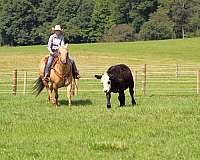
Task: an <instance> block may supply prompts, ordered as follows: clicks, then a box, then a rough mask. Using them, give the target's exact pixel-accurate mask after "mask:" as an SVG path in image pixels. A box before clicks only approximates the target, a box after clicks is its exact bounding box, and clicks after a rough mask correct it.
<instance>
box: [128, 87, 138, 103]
mask: <svg viewBox="0 0 200 160" xmlns="http://www.w3.org/2000/svg"><path fill="white" fill-rule="evenodd" d="M129 93H130V95H131V101H132V105H136V102H135V99H134V96H133V95H134V91H133V85H131V86H129Z"/></svg>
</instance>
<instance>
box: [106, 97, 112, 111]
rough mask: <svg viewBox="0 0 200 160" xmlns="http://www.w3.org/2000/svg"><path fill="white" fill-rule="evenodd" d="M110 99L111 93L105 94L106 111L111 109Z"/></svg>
mask: <svg viewBox="0 0 200 160" xmlns="http://www.w3.org/2000/svg"><path fill="white" fill-rule="evenodd" d="M110 98H111V93H107V94H106V99H107V109H110V108H111V104H110Z"/></svg>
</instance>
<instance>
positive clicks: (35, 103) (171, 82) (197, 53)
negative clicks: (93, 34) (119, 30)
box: [0, 38, 200, 160]
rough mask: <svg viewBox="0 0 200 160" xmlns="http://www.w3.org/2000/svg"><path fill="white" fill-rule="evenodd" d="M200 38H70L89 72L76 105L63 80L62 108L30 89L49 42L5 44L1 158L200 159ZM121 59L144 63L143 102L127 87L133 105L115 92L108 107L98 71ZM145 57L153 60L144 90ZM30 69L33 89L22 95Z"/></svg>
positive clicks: (1, 52)
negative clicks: (199, 77) (199, 86)
mask: <svg viewBox="0 0 200 160" xmlns="http://www.w3.org/2000/svg"><path fill="white" fill-rule="evenodd" d="M199 44H200V38H195V39H185V40H165V41H147V42H128V43H96V44H72V45H70V54H71V55H72V56H73V57H74V59H75V60H76V63H77V66H78V68H79V70H80V73H81V76H82V79H81V80H80V85H79V92H78V95H77V96H75V97H74V98H73V102H72V103H73V105H72V108H71V109H69V107H68V106H67V105H66V104H67V99H66V94H65V89H64V88H63V89H61V90H60V92H59V102H60V104H61V106H60V107H59V108H57V109H56V108H54V107H53V106H52V105H51V104H49V103H48V102H47V94H46V91H43V92H42V93H41V95H40V96H39V97H37V98H35V96H34V95H32V94H31V88H32V85H33V82H34V79H35V78H36V77H37V68H38V64H39V61H40V59H41V57H43V56H44V55H46V54H48V52H47V48H46V46H25V47H0V117H1V118H0V159H2V160H11V159H13V160H22V159H23V160H29V159H30V160H55V159H56V160H57V159H58V160H60V159H63V160H66V159H69V160H71V159H74V160H78V159H91V160H93V159H105V160H107V159H108V160H110V159H113V160H116V159H122V160H129V159H135V160H198V159H200V152H199V151H200V128H199V125H200V97H199V95H197V94H196V71H197V70H199V68H200V63H199V59H200V45H199ZM118 63H125V64H127V65H129V66H130V67H131V69H132V71H133V73H135V71H137V74H138V76H137V84H136V88H137V90H136V92H137V94H136V102H137V106H136V107H132V106H131V102H130V96H129V94H128V92H127V91H126V107H119V104H118V100H117V95H115V94H113V95H112V99H111V101H112V102H111V104H112V108H111V110H110V111H107V110H106V99H105V95H104V93H103V92H102V91H101V90H102V87H101V84H100V82H99V81H97V80H96V79H94V74H96V73H99V74H100V73H103V72H104V71H105V70H106V69H107V67H108V66H110V65H114V64H118ZM143 64H147V91H146V93H147V94H146V96H144V97H142V96H141V90H140V89H141V80H142V68H141V67H142V66H143ZM177 64H180V66H179V68H178V69H179V74H180V75H178V76H177V75H176V66H177ZM186 66H187V67H186ZM188 66H189V67H188ZM14 69H17V70H18V78H19V79H18V89H17V91H18V92H17V96H12V94H11V91H12V71H13V70H14ZM25 71H26V72H27V74H28V84H27V87H28V91H27V94H26V95H23V76H24V72H25ZM157 73H159V76H158V75H157ZM186 73H187V74H186ZM158 77H159V78H158ZM162 90H163V91H162ZM161 91H162V92H161ZM189 91H191V92H189Z"/></svg>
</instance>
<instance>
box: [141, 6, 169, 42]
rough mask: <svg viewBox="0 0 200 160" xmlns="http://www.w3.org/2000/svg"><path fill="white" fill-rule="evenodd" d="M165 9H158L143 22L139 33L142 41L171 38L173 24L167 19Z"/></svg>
mask: <svg viewBox="0 0 200 160" xmlns="http://www.w3.org/2000/svg"><path fill="white" fill-rule="evenodd" d="M167 14H168V12H167V10H166V9H164V8H162V7H160V8H158V10H157V11H156V12H155V13H153V14H152V15H151V17H150V20H149V21H148V22H145V23H144V25H143V26H142V28H141V31H140V38H141V39H144V40H160V39H169V38H172V37H173V22H172V21H171V20H170V19H169V17H168V15H167Z"/></svg>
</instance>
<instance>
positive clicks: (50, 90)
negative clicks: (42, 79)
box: [46, 85, 54, 103]
mask: <svg viewBox="0 0 200 160" xmlns="http://www.w3.org/2000/svg"><path fill="white" fill-rule="evenodd" d="M46 89H47V93H48V101H49V102H52V103H53V101H54V98H53V95H52V92H53V87H52V85H49V86H46Z"/></svg>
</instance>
